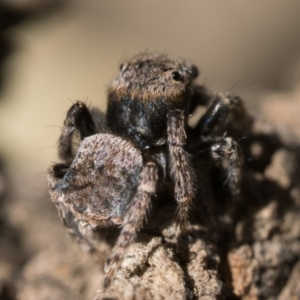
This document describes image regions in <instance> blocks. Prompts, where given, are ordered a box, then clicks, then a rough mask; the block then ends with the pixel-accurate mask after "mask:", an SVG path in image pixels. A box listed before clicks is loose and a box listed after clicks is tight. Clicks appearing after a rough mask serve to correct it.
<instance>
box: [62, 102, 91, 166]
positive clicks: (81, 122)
mask: <svg viewBox="0 0 300 300" xmlns="http://www.w3.org/2000/svg"><path fill="white" fill-rule="evenodd" d="M75 130H78V131H79V134H80V139H81V140H83V139H84V138H86V137H88V136H90V135H93V134H95V133H96V129H95V124H94V121H93V118H92V116H91V113H90V111H89V110H88V108H87V106H86V105H85V104H84V103H83V102H81V101H77V102H76V103H74V104H73V105H72V106H71V108H70V109H69V110H68V112H67V116H66V119H65V121H64V126H63V128H62V132H61V135H60V138H59V145H58V153H59V158H60V159H62V160H64V161H65V162H67V163H71V162H72V160H73V158H74V156H75V152H74V149H73V145H72V140H73V135H74V132H75Z"/></svg>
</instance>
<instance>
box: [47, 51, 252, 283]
mask: <svg viewBox="0 0 300 300" xmlns="http://www.w3.org/2000/svg"><path fill="white" fill-rule="evenodd" d="M197 76H198V70H197V68H196V67H195V66H194V65H192V64H191V63H189V62H187V61H185V60H183V59H175V60H172V59H170V58H168V57H167V56H166V55H158V54H140V55H137V56H135V57H134V58H133V59H131V60H130V61H128V62H127V63H125V64H122V65H121V67H120V74H119V75H118V77H117V78H116V79H115V80H114V81H113V82H112V84H111V85H110V87H109V90H108V104H107V113H106V119H105V116H104V115H103V114H101V113H100V114H98V116H95V115H94V116H92V114H91V112H90V111H89V109H88V108H87V107H86V105H85V104H84V103H82V102H77V103H75V104H74V105H72V107H71V108H70V109H69V111H68V113H67V117H66V119H65V122H64V127H63V130H62V134H61V137H60V140H59V155H60V158H61V159H62V160H63V161H64V162H63V163H60V164H55V165H53V166H52V167H51V168H50V170H49V176H48V185H49V190H50V194H51V197H52V199H53V201H54V203H55V204H56V206H57V208H58V211H59V213H60V215H61V218H62V220H63V222H64V223H65V225H66V226H67V227H68V228H69V230H70V232H71V233H72V234H73V235H75V236H76V237H77V238H78V240H79V241H80V242H85V243H88V242H87V240H86V239H85V238H84V234H86V232H87V231H89V230H90V229H96V228H97V227H107V226H113V225H121V226H122V230H121V233H120V236H119V238H118V240H117V243H116V245H115V247H114V249H113V251H112V254H111V257H110V260H109V261H110V263H109V265H108V271H107V276H106V280H105V283H106V285H108V284H109V282H110V280H111V279H112V278H113V276H114V274H115V272H116V270H117V269H118V267H119V265H120V263H121V262H122V259H123V257H124V254H125V251H126V249H127V248H128V246H129V244H130V243H131V242H132V241H134V240H135V238H136V235H137V232H138V231H139V230H140V228H141V227H142V224H143V221H144V218H145V215H146V213H147V211H148V210H149V208H150V204H151V198H153V197H154V196H156V195H157V193H158V191H159V189H163V188H164V184H163V183H164V182H169V181H170V182H171V186H172V187H173V190H174V192H173V193H172V195H173V196H174V198H175V200H176V201H177V203H178V217H177V218H178V223H179V224H180V228H181V230H182V232H183V233H185V231H186V224H187V218H188V213H189V209H190V206H191V203H192V201H193V198H195V197H196V194H197V191H198V190H199V189H201V183H197V182H196V178H195V177H196V176H195V173H197V172H196V171H197V170H195V169H194V168H195V167H193V166H194V165H197V164H193V165H192V163H191V160H193V161H194V162H195V161H197V160H198V159H202V158H204V157H208V158H209V159H210V160H211V161H214V162H216V163H217V164H218V165H220V166H221V167H223V169H224V170H225V173H226V174H227V176H226V183H227V184H228V186H229V188H230V190H231V192H232V194H233V195H235V196H237V195H238V194H239V181H240V176H241V175H240V167H241V163H242V160H241V156H240V151H239V147H238V145H237V143H236V142H235V141H233V139H232V138H231V137H228V136H227V137H225V133H226V132H227V131H228V132H230V129H232V128H235V129H236V128H237V130H235V132H238V130H239V129H242V128H243V126H244V125H245V122H246V120H249V118H247V117H245V116H246V112H245V110H244V106H243V104H242V102H241V100H240V99H239V98H237V97H233V96H230V95H223V94H219V95H215V94H212V93H210V92H208V91H207V90H206V89H205V88H204V87H202V86H199V85H196V84H195V83H194V79H195V78H196V77H197ZM198 105H202V106H204V105H208V109H207V111H206V112H205V113H204V115H203V116H202V117H201V118H200V120H199V122H198V123H197V124H196V125H195V126H194V127H189V126H188V118H189V116H190V114H191V113H192V112H193V110H194V109H195V107H197V106H198ZM75 131H78V132H79V134H80V138H81V140H82V142H81V144H80V146H79V148H78V150H77V151H76V150H74V149H73V144H74V143H73V134H74V132H75Z"/></svg>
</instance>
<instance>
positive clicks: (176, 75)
mask: <svg viewBox="0 0 300 300" xmlns="http://www.w3.org/2000/svg"><path fill="white" fill-rule="evenodd" d="M171 76H172V78H173V80H175V81H182V80H183V77H182V76H181V74H180V73H179V72H177V71H174V72H172V74H171Z"/></svg>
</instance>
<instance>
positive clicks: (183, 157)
mask: <svg viewBox="0 0 300 300" xmlns="http://www.w3.org/2000/svg"><path fill="white" fill-rule="evenodd" d="M168 144H169V152H170V166H171V175H172V177H173V180H174V183H175V199H176V201H177V202H178V222H179V225H180V228H181V232H182V233H183V234H185V233H186V230H187V220H188V214H189V209H190V206H191V204H192V200H193V198H194V193H195V191H194V188H195V185H194V181H195V180H194V175H193V172H192V168H191V166H190V163H189V158H188V153H187V152H186V151H185V150H184V149H183V147H184V146H185V144H186V134H185V130H184V113H183V111H180V110H173V111H169V113H168Z"/></svg>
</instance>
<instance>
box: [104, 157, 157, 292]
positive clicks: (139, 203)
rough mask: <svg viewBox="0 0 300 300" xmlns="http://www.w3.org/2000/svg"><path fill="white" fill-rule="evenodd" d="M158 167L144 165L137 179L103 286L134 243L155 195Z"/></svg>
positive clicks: (150, 164)
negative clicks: (134, 192) (133, 194)
mask: <svg viewBox="0 0 300 300" xmlns="http://www.w3.org/2000/svg"><path fill="white" fill-rule="evenodd" d="M157 181H158V167H157V165H156V164H155V163H154V162H148V163H146V164H145V165H144V167H143V169H142V171H141V174H140V179H139V185H138V188H137V192H136V194H135V196H134V198H133V201H132V203H131V204H130V206H129V208H128V211H127V212H126V214H125V217H124V221H123V225H122V230H121V233H120V236H119V238H118V240H117V242H116V245H115V246H114V248H113V250H112V255H111V256H110V258H109V259H108V267H107V274H106V277H105V279H104V286H105V287H108V286H109V285H110V282H111V280H112V279H113V277H114V276H115V273H116V271H117V270H118V268H119V266H120V265H121V263H122V260H123V258H124V255H125V253H126V250H127V249H128V247H129V245H130V244H131V243H132V242H134V241H135V239H136V236H137V233H138V232H139V230H140V229H141V228H142V225H143V221H144V219H145V217H146V214H147V212H148V211H149V209H150V206H151V198H152V197H153V196H154V195H155V194H156V191H157Z"/></svg>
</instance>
